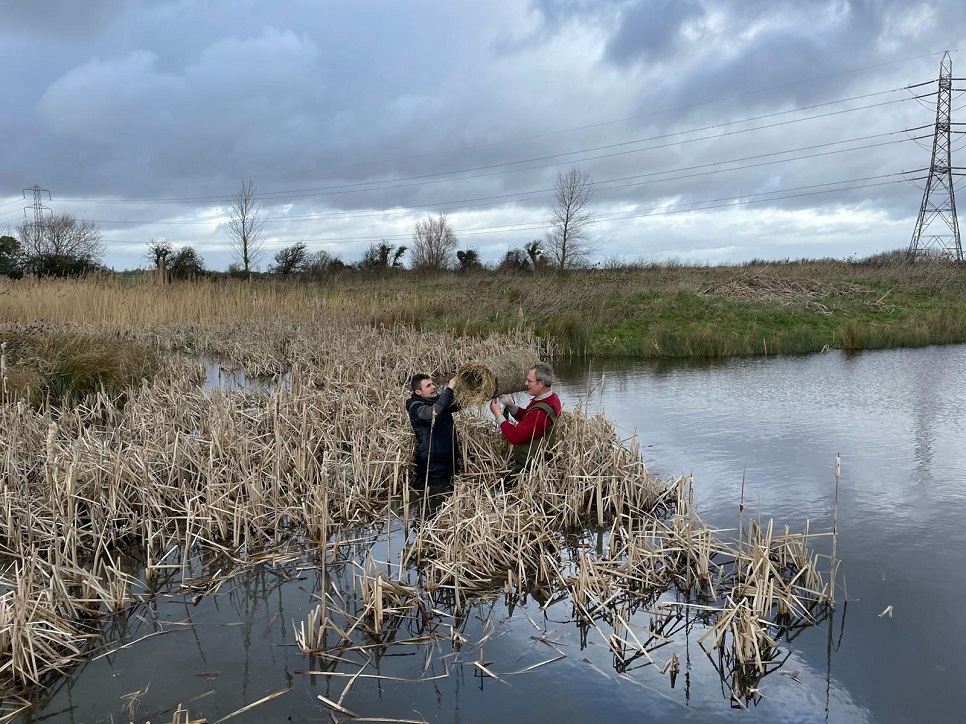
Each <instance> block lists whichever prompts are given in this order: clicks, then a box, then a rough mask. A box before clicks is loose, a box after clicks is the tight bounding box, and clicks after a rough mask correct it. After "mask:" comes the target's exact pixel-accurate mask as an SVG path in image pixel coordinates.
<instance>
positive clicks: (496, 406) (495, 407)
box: [490, 397, 503, 417]
mask: <svg viewBox="0 0 966 724" xmlns="http://www.w3.org/2000/svg"><path fill="white" fill-rule="evenodd" d="M490 412H492V413H493V414H494V415H495V416H496V417H500V415H502V414H503V410H502V409H501V408H500V400H499V398H497V397H494V398H493V399H492V400H490Z"/></svg>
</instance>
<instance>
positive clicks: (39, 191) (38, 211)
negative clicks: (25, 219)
mask: <svg viewBox="0 0 966 724" xmlns="http://www.w3.org/2000/svg"><path fill="white" fill-rule="evenodd" d="M28 191H33V194H34V203H33V205H32V206H31V207H29V208H33V210H34V224H36V225H38V226H39V225H40V222H42V221H43V220H44V212H45V211H46V212H47V214H50V208H49V207H47V206H44V194H47V200H48V201H50V191H48V190H47V189H45V188H41V187H40V186H38V185H37V184H34V185H33V186H31V187H30V188H26V189H24V190H23V197H24V198H27V192H28ZM26 212H27V209H24V213H26Z"/></svg>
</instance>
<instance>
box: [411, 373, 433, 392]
mask: <svg viewBox="0 0 966 724" xmlns="http://www.w3.org/2000/svg"><path fill="white" fill-rule="evenodd" d="M431 379H433V378H432V377H430V376H429V375H427V374H426V373H425V372H417V373H416V374H414V375H413V376H412V378H411V379H410V380H409V389H410V390H412V391H413V392H417V391H419V389H420V388H421V387H422V386H423V380H431Z"/></svg>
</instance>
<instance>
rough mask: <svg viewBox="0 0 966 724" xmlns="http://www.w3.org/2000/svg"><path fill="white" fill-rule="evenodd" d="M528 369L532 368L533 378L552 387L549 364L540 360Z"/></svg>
mask: <svg viewBox="0 0 966 724" xmlns="http://www.w3.org/2000/svg"><path fill="white" fill-rule="evenodd" d="M530 369H532V370H533V377H534V379H537V380H539V381H540V382H542V383H543V384H545V385H546V386H547V387H553V370H552V369H550V365H547V364H544V363H543V362H541V363H540V364H536V365H534V366H533V367H531V368H530Z"/></svg>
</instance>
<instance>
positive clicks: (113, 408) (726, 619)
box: [0, 319, 829, 716]
mask: <svg viewBox="0 0 966 724" xmlns="http://www.w3.org/2000/svg"><path fill="white" fill-rule="evenodd" d="M101 331H106V332H108V333H110V332H113V333H116V334H123V335H126V336H127V337H129V338H130V339H132V340H136V341H138V342H139V343H142V344H145V345H147V346H149V347H152V348H154V349H157V350H159V351H161V352H164V353H165V354H166V356H167V362H166V365H165V367H164V369H163V370H162V373H161V374H160V375H159V376H158V377H157V378H156V379H155V380H154V381H153V382H149V381H144V382H143V383H141V384H140V385H139V386H137V387H135V388H132V389H129V390H128V391H127V392H126V393H125V395H124V404H123V405H122V404H120V403H119V400H117V399H114V398H112V397H110V396H108V395H106V394H104V393H103V392H101V393H97V394H94V395H89V396H87V397H85V398H84V399H82V400H81V401H79V402H78V403H77V404H73V405H71V406H69V407H62V408H57V407H51V406H43V407H41V408H38V409H31V408H27V407H24V406H22V405H16V404H13V403H12V402H5V403H4V404H3V405H2V406H0V429H2V430H3V431H4V434H3V435H2V436H0V477H2V479H3V480H4V485H3V486H2V488H0V551H2V552H3V554H4V556H5V561H7V562H5V563H4V564H3V565H2V567H0V682H2V683H3V685H4V690H5V691H8V692H10V693H11V695H17V696H27V695H28V693H29V692H30V691H32V690H34V689H35V688H36V687H37V686H39V685H42V684H43V683H44V682H45V681H48V680H49V679H50V677H52V676H58V675H61V674H64V673H67V672H68V671H69V669H70V667H71V666H72V664H73V663H74V662H76V661H78V660H80V659H82V658H83V657H85V656H87V655H89V651H90V649H91V647H92V646H94V645H97V644H98V643H99V641H98V639H96V638H95V637H94V636H93V634H92V633H91V632H94V631H96V630H97V625H96V621H98V620H102V619H104V617H109V616H110V615H112V614H114V613H116V612H124V611H127V610H130V609H131V608H132V607H137V606H138V605H139V603H138V602H139V600H140V596H141V592H143V591H155V592H156V591H159V590H164V589H165V587H169V588H174V589H176V590H179V591H181V592H183V593H185V594H187V595H191V596H196V597H201V596H206V595H215V594H217V593H218V591H219V590H220V589H221V587H222V586H223V585H224V584H225V582H227V581H230V580H232V579H233V578H237V577H239V576H243V575H247V574H252V573H254V572H257V571H258V570H260V569H261V568H262V567H264V566H265V565H266V564H271V565H272V566H274V567H276V568H279V567H284V566H301V567H303V568H316V569H317V570H318V571H319V573H318V575H320V576H321V579H320V581H321V585H320V589H319V590H320V594H319V598H320V600H319V601H318V602H317V603H318V605H317V607H315V608H313V609H312V610H311V611H310V613H309V615H308V617H307V618H306V619H305V620H304V621H303V622H293V628H294V629H295V632H296V641H297V643H298V645H299V646H300V647H301V649H302V650H303V651H304V652H305V653H306V655H307V656H310V657H313V658H318V659H321V660H325V661H332V662H337V663H338V664H339V665H340V666H357V667H358V668H357V671H356V673H355V675H354V677H353V678H351V679H350V681H349V683H348V684H347V686H346V689H345V690H344V691H343V696H342V698H341V699H340V700H338V701H333V702H331V703H332V704H334V705H335V706H334V707H333V708H336V709H337V710H344V707H343V703H344V699H345V697H346V695H347V694H348V693H349V691H350V689H351V685H352V682H353V681H355V677H358V676H364V675H365V674H363V673H362V671H363V669H364V668H365V667H366V666H368V664H369V661H370V660H371V659H372V658H373V657H375V656H378V655H381V653H384V652H385V651H386V650H388V648H389V647H411V648H414V649H416V650H420V651H422V652H423V653H424V656H425V663H424V667H423V676H424V677H425V675H426V672H427V671H428V670H429V669H430V664H431V661H432V660H433V657H434V656H444V657H445V656H446V654H442V653H441V652H442V651H443V650H444V649H445V647H446V646H449V647H451V648H452V649H453V650H456V651H458V650H459V649H460V648H461V647H464V646H473V647H475V650H476V651H478V652H479V654H480V659H479V660H478V663H479V665H478V666H477V667H476V668H477V669H478V670H479V671H480V673H481V675H487V676H494V677H505V676H509V675H511V674H520V673H524V672H525V671H527V670H532V668H535V667H536V666H542V665H545V664H547V663H549V662H550V661H552V660H556V658H559V656H562V655H563V654H562V653H560V652H559V651H558V654H559V656H557V657H552V658H549V659H546V660H544V661H541V662H537V663H535V664H533V665H532V666H530V667H524V668H523V669H520V670H517V671H510V672H506V671H499V670H496V669H494V668H492V667H490V666H488V665H487V664H486V663H485V662H484V661H483V659H482V649H483V645H484V643H485V640H486V638H487V637H488V636H489V635H492V632H493V629H490V630H489V632H488V633H486V634H485V635H484V636H483V638H482V639H481V640H479V641H476V642H467V641H466V637H465V635H464V633H463V630H464V629H463V627H464V626H465V621H466V616H465V612H466V609H467V608H468V607H469V606H471V605H474V602H475V601H479V600H486V599H487V598H491V597H493V596H495V595H500V594H502V595H505V596H506V597H507V599H508V600H520V599H521V597H526V596H528V595H533V596H534V597H535V598H539V599H540V600H541V601H543V605H544V606H549V605H553V604H554V603H556V602H559V601H563V600H569V601H570V602H571V605H572V608H573V612H574V618H575V620H576V621H578V623H579V625H581V626H582V627H583V628H584V629H585V630H586V631H587V632H588V633H589V632H591V631H594V632H599V635H600V636H601V638H602V640H603V641H604V642H606V644H607V645H608V646H609V647H610V648H611V649H612V651H613V652H614V654H615V660H616V661H617V662H618V665H619V666H620V667H623V668H627V667H629V666H630V665H631V663H633V662H634V661H642V662H644V663H645V664H650V663H652V661H653V660H654V659H653V656H652V655H653V652H654V651H655V650H656V649H658V648H660V647H662V646H667V645H668V643H669V641H671V640H672V637H673V635H674V633H675V632H676V631H679V630H680V624H679V622H680V620H681V617H682V616H687V615H688V611H695V612H697V611H699V610H700V611H701V615H703V616H705V617H706V620H707V623H708V626H709V628H708V632H707V633H706V634H705V636H704V637H703V639H702V645H703V646H705V647H706V649H707V650H709V651H711V652H718V654H719V657H721V658H722V660H725V661H726V663H727V666H724V667H722V669H721V671H722V677H723V678H725V679H728V677H731V679H732V680H733V679H734V678H735V676H736V674H735V672H741V677H742V678H740V680H737V683H735V684H734V690H735V691H737V692H739V693H741V694H747V692H748V690H749V689H752V688H754V686H753V682H756V681H757V679H756V678H755V677H758V678H760V677H761V676H763V675H765V674H766V673H768V672H769V671H771V670H773V667H774V666H775V663H774V662H775V660H776V653H775V651H776V647H777V642H778V640H779V638H780V636H781V633H782V632H783V631H788V630H791V629H792V628H794V627H796V626H803V625H808V624H809V623H811V622H813V621H815V620H817V619H818V618H819V617H820V616H821V612H820V609H821V607H822V606H824V605H825V603H826V602H827V600H828V597H829V588H828V586H827V585H826V584H824V583H823V579H822V576H821V574H820V573H819V568H820V563H821V562H820V561H819V559H818V557H817V556H815V555H814V554H812V553H811V552H810V551H809V550H808V547H807V543H808V541H809V535H808V533H807V532H806V533H805V534H802V535H799V536H795V535H792V534H790V533H788V532H787V531H786V532H784V533H782V534H781V535H776V534H774V533H773V531H772V527H771V525H770V524H769V525H767V526H765V527H764V528H762V527H759V526H757V524H756V525H754V526H751V528H750V530H749V531H748V533H747V535H746V536H744V538H743V539H739V541H738V543H734V542H729V541H727V540H726V539H725V538H723V537H722V536H721V535H720V534H719V533H718V532H716V531H711V530H709V529H708V528H707V527H706V526H705V525H704V524H703V523H702V522H701V521H700V519H699V518H698V517H697V515H696V514H695V513H694V511H693V510H692V509H691V507H690V487H689V481H687V480H686V479H684V478H681V479H678V480H672V481H661V480H657V479H655V478H654V477H653V476H651V475H650V474H649V473H648V471H647V470H646V468H645V466H644V464H643V461H642V459H641V456H640V451H639V448H638V445H637V442H636V440H634V439H631V440H629V441H627V440H621V439H619V438H618V436H617V435H616V433H615V430H614V427H613V425H612V424H611V423H610V422H609V421H608V420H607V419H606V418H605V417H603V416H602V415H595V416H588V415H586V414H584V413H583V411H582V410H581V409H580V407H579V406H578V407H577V409H575V410H573V411H570V412H566V413H565V414H562V415H561V417H560V420H559V422H558V424H559V425H560V429H559V433H558V440H559V442H558V444H557V446H556V447H555V449H554V451H553V457H552V459H551V460H550V461H549V462H548V463H547V464H545V465H542V466H538V467H535V468H534V469H532V470H529V471H527V472H526V473H524V474H523V476H522V477H521V479H520V480H519V482H518V484H517V485H516V487H514V488H513V489H512V490H503V489H502V488H500V487H499V486H496V487H495V486H494V483H495V481H497V480H498V478H499V476H500V473H501V471H502V470H503V469H504V466H505V464H506V462H507V460H508V451H507V449H506V447H505V443H504V441H503V439H502V437H500V436H499V435H498V434H497V433H496V431H495V430H494V429H493V426H492V423H490V422H489V421H487V420H486V419H485V418H484V417H483V416H482V415H480V414H477V413H475V412H474V411H473V410H466V411H464V412H463V413H461V414H460V415H457V418H456V419H457V425H458V428H459V431H460V433H461V435H462V437H463V440H464V441H465V444H464V447H463V454H464V458H465V459H464V471H465V472H464V473H463V474H462V475H461V476H460V477H459V479H458V481H457V485H456V490H455V491H454V493H453V494H452V495H451V496H449V497H448V498H447V499H446V500H445V502H443V504H442V505H441V506H440V507H439V509H438V511H436V512H435V514H433V515H425V516H423V517H422V518H420V517H419V516H418V514H417V518H416V519H415V520H413V521H412V529H411V530H407V532H406V533H405V541H403V542H400V541H398V540H396V541H393V540H392V538H390V540H389V543H390V544H391V545H389V546H388V548H389V549H390V550H391V551H392V555H393V558H392V559H391V560H387V561H375V560H373V559H372V556H371V551H370V550H369V548H368V545H369V543H367V541H368V542H371V541H372V540H374V539H375V537H376V536H379V535H388V532H387V531H389V529H391V528H392V526H393V522H394V521H395V520H396V519H397V518H396V515H397V514H396V512H395V511H396V510H397V509H398V508H399V507H400V506H401V508H402V509H403V511H404V513H403V514H404V516H406V517H407V518H406V519H407V520H408V516H409V512H408V511H409V508H408V507H407V505H406V503H408V502H409V501H410V496H411V495H412V492H411V491H410V489H409V487H408V485H407V478H408V473H409V469H410V459H411V454H412V445H413V438H412V434H411V432H410V430H409V428H408V425H407V422H406V418H405V415H404V413H403V402H404V399H405V395H406V393H405V390H404V385H405V381H406V380H407V379H408V378H409V376H410V375H411V374H412V373H413V372H414V371H416V370H428V371H432V372H434V373H436V374H440V373H442V372H444V371H445V370H448V369H453V368H454V367H455V362H456V360H460V359H464V360H465V359H491V358H496V357H498V356H499V355H501V354H502V352H501V350H505V349H507V348H513V349H521V350H526V351H527V352H528V354H530V355H533V357H539V356H542V355H545V354H546V352H547V350H546V349H542V348H541V345H540V344H539V343H538V342H537V341H536V340H534V339H533V338H531V337H529V336H527V335H524V334H522V333H521V334H518V335H514V336H510V337H501V336H493V337H490V338H487V339H482V340H480V339H478V340H472V339H456V338H453V337H452V336H450V335H446V334H442V333H426V332H422V333H418V332H416V331H415V330H413V329H411V328H407V327H385V328H379V329H375V328H372V327H368V326H358V325H354V324H349V323H345V324H342V325H338V324H332V323H330V322H328V321H326V320H322V319H318V320H316V321H314V322H311V323H307V322H305V321H301V322H283V321H281V320H279V321H276V322H275V323H273V324H272V325H265V324H262V323H258V322H247V323H243V322H237V321H232V322H226V323H224V324H218V325H201V324H180V325H175V326H165V327H148V328H133V327H129V326H117V327H103V328H101ZM192 355H205V356H209V357H212V358H217V359H219V360H221V361H222V364H224V365H225V366H229V367H231V366H238V367H240V368H242V369H244V370H245V371H246V372H247V373H250V374H272V375H276V378H277V379H278V380H279V382H280V384H278V385H277V386H276V387H274V388H273V389H271V390H270V391H268V392H255V391H247V390H244V389H235V390H206V389H204V388H203V387H202V386H201V384H200V382H201V378H202V377H203V375H201V374H200V372H199V365H198V364H197V362H192V361H190V357H187V356H192ZM524 372H525V371H524ZM587 531H595V532H594V535H596V536H597V541H596V543H595V544H588V543H587V542H586V536H587V535H588V533H587ZM132 549H133V550H135V551H136V553H137V558H138V560H139V561H140V564H139V566H138V569H139V570H140V573H139V574H138V575H133V574H131V573H130V569H129V568H127V567H125V565H124V564H123V563H122V560H121V559H122V552H123V551H130V550H132ZM202 561H205V563H204V564H202ZM212 561H215V562H214V563H213V562H212ZM139 576H143V578H142V577H139ZM668 591H676V592H677V596H678V597H679V600H677V601H675V602H671V603H668V602H665V603H664V604H661V605H657V604H656V602H657V600H658V598H659V597H660V596H661V595H662V594H664V593H666V592H668ZM641 615H648V616H649V617H650V621H651V623H650V624H649V625H648V628H647V630H646V631H645V632H644V633H643V634H642V633H641V631H640V629H639V625H638V624H637V623H635V621H634V617H635V616H638V617H639V616H641ZM696 615H697V614H696ZM666 670H667V671H669V672H673V671H674V667H673V666H672V665H671V664H670V663H669V664H668V666H667V669H666ZM330 674H331V672H330ZM333 675H334V674H333ZM749 682H752V683H749ZM11 701H12V699H11ZM179 711H180V710H179ZM185 716H187V714H186V712H185Z"/></svg>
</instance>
